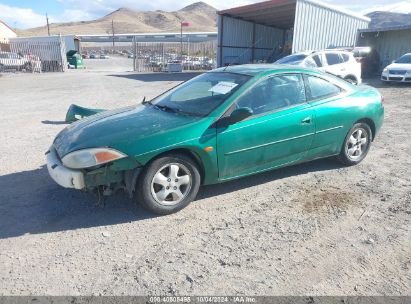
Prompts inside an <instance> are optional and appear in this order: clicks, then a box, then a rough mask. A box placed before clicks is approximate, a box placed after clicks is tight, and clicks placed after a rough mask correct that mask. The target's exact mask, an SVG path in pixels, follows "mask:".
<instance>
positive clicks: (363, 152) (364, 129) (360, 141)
mask: <svg viewBox="0 0 411 304" xmlns="http://www.w3.org/2000/svg"><path fill="white" fill-rule="evenodd" d="M371 140H372V132H371V129H370V126H369V125H367V124H366V123H356V124H355V125H354V126H353V127H352V128H351V129H350V131H349V132H348V134H347V136H346V137H345V140H344V144H343V146H342V148H341V152H340V155H339V156H338V160H339V161H340V162H342V163H343V164H344V165H347V166H353V165H357V164H359V163H360V162H362V161H363V159H364V158H365V157H366V156H367V154H368V151H369V150H370V147H371Z"/></svg>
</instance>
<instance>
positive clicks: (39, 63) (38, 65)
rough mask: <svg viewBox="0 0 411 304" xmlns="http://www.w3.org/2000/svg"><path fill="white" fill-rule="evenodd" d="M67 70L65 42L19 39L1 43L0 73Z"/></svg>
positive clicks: (57, 39)
mask: <svg viewBox="0 0 411 304" xmlns="http://www.w3.org/2000/svg"><path fill="white" fill-rule="evenodd" d="M66 68H67V59H66V48H65V45H64V42H63V41H62V40H61V39H60V38H59V37H56V39H54V40H50V39H48V40H47V41H41V40H39V39H18V40H10V41H9V42H7V43H4V42H1V43H0V73H16V72H23V73H24V72H25V73H42V72H64V71H65V70H66Z"/></svg>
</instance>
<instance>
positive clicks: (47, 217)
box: [0, 166, 153, 239]
mask: <svg viewBox="0 0 411 304" xmlns="http://www.w3.org/2000/svg"><path fill="white" fill-rule="evenodd" d="M0 189H2V190H1V191H0V239H4V238H10V237H17V236H21V235H24V234H42V233H49V232H58V231H68V230H75V229H81V228H89V227H99V226H110V225H115V224H121V223H126V222H133V221H139V220H144V219H148V218H152V217H153V215H152V214H150V213H148V212H146V211H145V210H144V209H142V208H141V207H139V206H137V205H136V204H135V203H134V201H133V200H131V199H130V198H129V197H128V196H127V195H126V194H125V193H123V192H118V193H116V194H115V195H113V196H111V197H108V198H104V200H100V201H99V199H98V196H97V195H95V194H93V193H85V192H82V191H76V190H71V189H64V188H62V187H60V186H58V185H56V184H55V183H54V182H53V181H52V180H51V178H50V177H49V176H48V172H47V168H46V167H44V166H43V167H42V168H40V169H36V170H32V171H24V172H18V173H12V174H8V175H3V176H0ZM103 203H104V204H103Z"/></svg>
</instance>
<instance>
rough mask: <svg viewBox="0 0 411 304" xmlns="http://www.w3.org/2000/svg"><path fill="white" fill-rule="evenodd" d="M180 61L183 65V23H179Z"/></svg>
mask: <svg viewBox="0 0 411 304" xmlns="http://www.w3.org/2000/svg"><path fill="white" fill-rule="evenodd" d="M180 60H181V63H183V22H180Z"/></svg>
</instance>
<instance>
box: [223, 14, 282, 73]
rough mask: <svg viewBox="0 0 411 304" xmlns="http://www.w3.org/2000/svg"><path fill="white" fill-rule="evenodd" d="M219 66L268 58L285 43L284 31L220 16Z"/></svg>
mask: <svg viewBox="0 0 411 304" xmlns="http://www.w3.org/2000/svg"><path fill="white" fill-rule="evenodd" d="M218 23H219V25H218V37H219V40H218V50H217V58H218V66H224V65H227V64H245V63H251V62H253V61H258V60H266V59H267V58H268V57H270V55H271V54H272V53H273V51H274V50H275V48H278V47H279V46H280V45H282V44H283V39H284V31H283V30H280V29H276V28H273V27H269V26H265V25H261V24H254V23H252V22H248V21H244V20H239V19H235V18H231V17H227V16H218Z"/></svg>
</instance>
